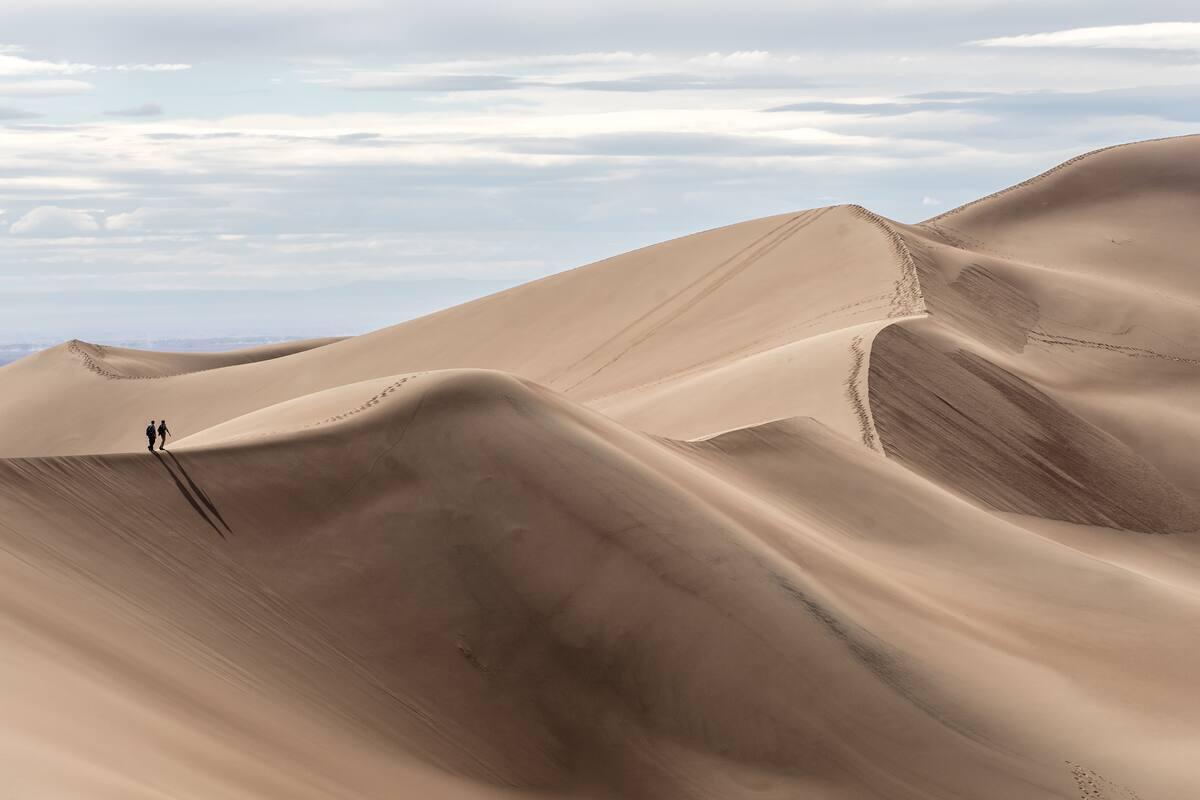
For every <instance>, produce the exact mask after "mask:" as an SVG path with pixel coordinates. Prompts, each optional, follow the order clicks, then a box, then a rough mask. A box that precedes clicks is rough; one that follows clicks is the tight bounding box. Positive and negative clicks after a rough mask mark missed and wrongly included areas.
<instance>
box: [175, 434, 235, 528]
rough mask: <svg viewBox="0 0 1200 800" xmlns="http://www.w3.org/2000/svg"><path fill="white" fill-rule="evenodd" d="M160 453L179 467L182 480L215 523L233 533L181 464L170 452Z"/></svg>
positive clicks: (206, 495) (214, 505)
mask: <svg viewBox="0 0 1200 800" xmlns="http://www.w3.org/2000/svg"><path fill="white" fill-rule="evenodd" d="M162 452H164V453H166V454H167V458H169V459H171V460H172V461H174V462H175V466H177V467H179V472H180V473H181V474H182V475H183V479H184V480H185V481H187V484H188V486H189V487H191V489H192V492H193V493H194V494H195V495H196V497H197V499H199V500H200V502H201V503H203V504H204V507H205V508H207V509H208V510H209V511H210V512H212V515H213V516H214V517H216V518H217V521H218V522H220V523H221V526H222V527H224V528H225V530H226V531H228V532H229V533H233V529H232V528H230V527H229V523H228V522H226V521H225V518H224V517H222V516H221V512H220V511H218V510H217V506H216V504H215V503H214V502H213V501H212V500H211V499H210V498H209V496H208V494H207V493H206V492H205V491H204V490H203V489H201V488H200V487H199V486H197V485H196V482H195V481H194V480H192V476H191V475H190V474H188V471H187V470H186V469H184V468H183V462H182V461H180V460H179V459H178V458H177V457H176V456H175V454H174V453H172V452H171V451H170V450H163V451H162Z"/></svg>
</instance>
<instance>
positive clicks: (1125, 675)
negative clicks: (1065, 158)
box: [0, 137, 1200, 800]
mask: <svg viewBox="0 0 1200 800" xmlns="http://www.w3.org/2000/svg"><path fill="white" fill-rule="evenodd" d="M1197 220H1200V137H1193V138H1180V139H1169V140H1162V141H1156V142H1148V143H1141V144H1135V145H1128V146H1123V147H1119V148H1114V149H1109V150H1105V151H1100V152H1098V153H1095V154H1090V155H1088V156H1086V157H1083V158H1080V159H1075V160H1073V161H1071V162H1068V164H1066V165H1064V166H1063V167H1060V168H1058V169H1056V170H1052V171H1051V172H1049V173H1047V174H1045V175H1042V176H1040V177H1038V178H1035V179H1033V180H1031V181H1028V182H1026V183H1024V184H1021V185H1020V186H1018V187H1014V188H1013V189H1010V190H1008V191H1006V192H1001V193H999V194H997V195H993V196H991V197H989V198H985V199H983V200H981V201H979V202H977V203H973V204H970V205H968V206H965V207H963V208H961V209H957V210H955V211H951V212H949V213H947V214H943V215H942V216H940V217H937V218H936V219H934V220H930V221H928V222H926V223H923V224H920V225H900V224H897V223H893V222H890V221H888V220H886V219H883V218H881V217H879V216H877V215H875V214H873V213H871V212H869V211H866V210H865V209H862V208H859V207H855V206H839V207H834V208H825V209H817V210H809V211H801V212H797V213H794V214H786V215H782V216H778V217H772V218H769V219H762V220H756V221H752V222H745V223H741V224H738V225H733V226H730V227H727V228H721V229H719V230H713V231H707V232H704V233H700V234H696V235H694V236H688V237H685V238H683V239H679V240H676V241H671V242H667V243H664V244H661V245H656V246H654V247H649V248H645V249H643V250H639V251H636V252H633V253H628V254H626V255H622V256H618V257H615V258H612V259H609V260H607V261H603V262H600V263H597V264H593V265H590V266H587V267H582V268H580V269H577V270H573V271H570V272H566V273H562V274H560V275H556V276H554V277H551V278H547V279H545V280H541V281H537V282H534V283H531V284H528V285H525V286H521V287H518V288H516V289H512V290H509V291H506V292H503V293H500V294H497V295H493V296H491V297H487V298H484V299H481V300H478V301H476V302H472V303H468V304H466V305H463V306H459V307H456V308H452V309H449V310H447V311H443V312H441V313H438V314H434V315H432V316H428V317H425V318H422V319H418V320H415V321H412V322H408V323H404V324H402V325H397V326H395V327H392V328H388V329H385V330H381V331H377V332H375V333H372V334H368V335H365V336H358V337H353V338H349V339H344V340H329V341H311V342H300V343H295V344H293V345H288V346H273V347H272V348H259V349H255V350H251V351H240V352H235V353H226V354H212V355H207V354H206V355H197V354H164V353H150V352H139V351H134V350H125V349H113V348H106V347H103V346H100V345H95V344H88V343H84V342H79V341H72V342H69V343H67V344H64V345H61V346H59V347H56V348H52V349H50V350H47V351H44V352H42V353H39V354H36V355H34V356H30V357H28V358H26V359H23V360H21V361H18V362H16V363H13V364H11V365H9V366H6V367H3V368H0V456H2V458H0V687H3V688H2V691H3V693H4V704H3V708H4V713H3V714H0V776H3V778H2V781H3V783H2V785H3V787H4V792H3V793H4V794H5V796H9V797H14V798H26V797H81V798H82V797H86V798H114V800H115V799H116V798H121V800H130V799H131V798H146V799H147V800H148V799H149V798H163V797H173V798H196V799H197V800H212V798H288V799H289V800H291V799H292V798H397V797H413V798H426V797H430V798H432V797H438V798H442V797H445V798H646V799H647V800H659V799H660V798H668V799H669V798H714V799H716V798H722V799H723V798H755V799H756V800H783V798H788V799H789V800H791V799H792V798H813V799H820V800H835V799H836V800H847V799H849V798H886V799H887V800H907V799H909V798H913V799H915V798H995V799H997V800H999V799H1001V798H1004V799H1005V800H1011V799H1014V798H1022V799H1026V798H1028V799H1031V800H1039V799H1041V798H1066V799H1068V800H1074V799H1075V798H1080V799H1082V798H1103V799H1104V800H1118V799H1119V800H1128V799H1129V798H1141V799H1142V800H1156V799H1157V800H1180V799H1181V798H1190V797H1200V767H1198V766H1197V760H1196V753H1197V752H1200V692H1198V691H1196V682H1197V676H1198V675H1200V638H1198V631H1200V547H1198V546H1197V536H1198V533H1197V531H1198V529H1200V403H1198V402H1197V398H1198V397H1200V314H1198V309H1200V261H1198V260H1197V259H1198V255H1197V254H1198V253H1200V225H1197V224H1196V223H1197ZM163 416H165V417H166V418H167V420H168V421H169V424H170V426H171V428H172V430H173V431H174V432H175V434H176V437H177V438H176V439H175V440H174V444H173V445H169V446H170V447H171V448H172V449H171V450H169V451H168V452H166V453H161V454H158V453H156V454H154V455H151V454H150V453H147V452H146V449H145V440H144V437H143V435H142V431H143V429H144V427H145V424H146V422H147V421H148V420H149V419H151V418H154V419H159V418H161V417H163Z"/></svg>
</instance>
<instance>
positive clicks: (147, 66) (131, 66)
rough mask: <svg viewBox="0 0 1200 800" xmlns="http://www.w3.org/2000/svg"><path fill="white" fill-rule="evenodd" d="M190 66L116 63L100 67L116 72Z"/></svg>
mask: <svg viewBox="0 0 1200 800" xmlns="http://www.w3.org/2000/svg"><path fill="white" fill-rule="evenodd" d="M191 68H192V65H191V64H118V65H117V66H115V67H101V69H115V70H117V71H118V72H182V71H183V70H185V69H191Z"/></svg>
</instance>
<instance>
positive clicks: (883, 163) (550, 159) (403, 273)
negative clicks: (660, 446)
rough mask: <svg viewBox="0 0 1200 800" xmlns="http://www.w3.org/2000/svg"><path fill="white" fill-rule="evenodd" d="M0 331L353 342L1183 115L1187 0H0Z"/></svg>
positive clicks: (938, 194)
mask: <svg viewBox="0 0 1200 800" xmlns="http://www.w3.org/2000/svg"><path fill="white" fill-rule="evenodd" d="M2 16H3V25H2V26H0V311H2V313H0V342H12V341H39V342H41V341H45V342H53V341H60V340H65V339H69V338H76V337H77V338H83V339H88V340H91V341H124V340H131V339H146V340H153V339H155V338H168V337H189V336H191V337H206V338H208V337H238V336H264V335H265V336H318V335H333V334H342V333H358V332H363V331H366V330H370V329H373V328H376V327H380V326H382V325H386V324H390V323H393V322H398V321H400V320H402V319H404V318H408V317H411V316H414V315H417V314H420V313H423V312H425V311H429V310H433V309H434V308H436V307H439V306H441V305H445V304H447V303H452V302H457V301H459V300H462V299H466V298H468V297H471V296H475V295H479V294H483V293H486V292H490V291H494V290H496V289H497V288H501V287H503V286H508V285H512V284H515V283H518V282H523V281H526V280H530V279H533V278H537V277H541V276H544V275H547V274H551V273H554V272H558V271H560V270H563V269H567V268H571V267H575V266H578V265H581V264H584V263H587V262H590V261H594V260H598V259H601V258H605V257H607V256H611V255H615V254H618V253H621V252H625V251H627V250H630V249H633V248H636V247H640V246H644V245H647V244H651V243H654V242H657V241H662V240H665V239H669V238H673V237H676V236H680V235H684V234H687V233H691V232H695V231H698V230H703V229H707V228H711V227H716V226H720V225H726V224H731V223H734V222H738V221H742V220H746V219H753V218H755V217H761V216H766V215H770V214H779V213H785V212H788V211H793V210H797V209H802V208H811V207H815V206H826V205H833V204H837V203H859V204H862V205H865V206H867V207H869V208H871V209H873V210H875V211H877V212H879V213H881V214H883V215H885V216H888V217H891V218H893V219H897V220H900V221H905V222H916V221H919V220H921V219H924V218H926V217H929V216H933V215H935V214H937V213H939V212H941V211H944V210H946V209H948V208H951V207H953V206H955V205H958V204H960V203H963V202H966V201H969V200H971V199H973V198H976V197H978V196H981V195H984V194H987V193H989V192H992V191H995V190H997V189H999V188H1002V187H1003V186H1006V185H1008V184H1011V183H1015V182H1017V181H1020V180H1022V179H1024V178H1026V177H1029V176H1031V175H1033V174H1036V173H1037V172H1040V171H1042V170H1044V169H1047V168H1049V167H1051V166H1053V165H1054V164H1056V163H1058V162H1060V161H1063V160H1065V159H1067V158H1069V157H1071V156H1073V155H1075V154H1077V153H1080V152H1084V151H1087V150H1090V149H1094V148H1096V147H1100V146H1104V145H1108V144H1114V143H1118V142H1124V141H1132V140H1137V139H1146V138H1154V137H1160V136H1169V135H1176V134H1185V133H1192V132H1196V131H1197V130H1200V11H1198V10H1197V7H1196V5H1195V2H1194V0H1188V2H1179V1H1177V0H1144V2H1141V3H1138V4H1131V3H1128V2H1126V0H1121V1H1120V2H1113V1H1110V0H1036V1H1034V0H1004V1H1003V2H1002V1H1000V0H860V2H857V3H846V2H834V1H833V0H814V1H812V2H801V1H799V0H739V2H731V1H730V0H724V2H716V1H715V0H689V1H688V2H682V0H638V1H637V2H635V1H634V0H608V1H607V2H605V3H594V2H593V3H575V2H570V1H569V0H557V2H548V1H547V0H516V1H515V2H507V3H496V2H494V1H493V2H482V1H477V0H468V1H466V2H456V1H455V0H446V2H442V3H428V2H420V3H417V2H388V3H385V2H377V1H376V0H337V2H334V1H333V0H287V1H286V2H285V1H284V0H258V2H255V3H245V2H243V1H242V0H236V1H235V0H204V2H200V1H199V0H175V1H174V2H172V0H106V1H105V2H104V3H96V2H94V0H87V2H81V1H80V0H38V1H37V2H25V0H7V2H6V3H5V7H4V11H3V15H2Z"/></svg>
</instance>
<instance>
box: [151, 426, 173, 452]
mask: <svg viewBox="0 0 1200 800" xmlns="http://www.w3.org/2000/svg"><path fill="white" fill-rule="evenodd" d="M170 435H171V431H170V429H169V428H167V421H166V420H165V419H164V420H163V421H162V422H160V423H158V436H159V438H160V439H162V441H161V442H159V444H158V449H159V450H166V449H167V437H168V436H170ZM150 449H151V450H153V449H154V437H153V436H152V437H150Z"/></svg>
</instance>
